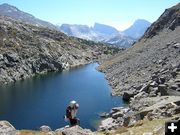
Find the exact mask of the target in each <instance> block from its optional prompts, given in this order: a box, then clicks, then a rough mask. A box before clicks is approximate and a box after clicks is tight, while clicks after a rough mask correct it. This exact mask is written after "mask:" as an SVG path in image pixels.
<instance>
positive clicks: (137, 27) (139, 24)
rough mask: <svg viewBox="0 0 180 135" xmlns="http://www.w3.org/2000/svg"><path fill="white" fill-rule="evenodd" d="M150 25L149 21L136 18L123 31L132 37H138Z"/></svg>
mask: <svg viewBox="0 0 180 135" xmlns="http://www.w3.org/2000/svg"><path fill="white" fill-rule="evenodd" d="M150 25H151V23H150V22H149V21H147V20H144V19H137V20H136V21H135V22H134V23H133V25H132V26H130V27H129V28H128V29H126V30H125V31H123V33H125V34H126V35H128V36H130V37H132V38H135V39H139V38H140V37H141V36H142V35H143V34H144V32H145V31H146V30H147V28H148V27H149V26H150Z"/></svg>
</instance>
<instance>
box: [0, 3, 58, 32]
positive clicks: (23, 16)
mask: <svg viewBox="0 0 180 135" xmlns="http://www.w3.org/2000/svg"><path fill="white" fill-rule="evenodd" d="M0 15H2V16H9V17H11V18H13V19H15V20H18V21H22V22H24V23H27V24H31V25H35V26H43V27H48V28H51V29H57V28H56V26H55V25H53V24H51V23H49V22H46V21H43V20H40V19H38V18H35V17H34V16H33V15H31V14H28V13H25V12H23V11H21V10H19V9H18V8H16V7H14V6H11V5H9V4H2V5H0Z"/></svg>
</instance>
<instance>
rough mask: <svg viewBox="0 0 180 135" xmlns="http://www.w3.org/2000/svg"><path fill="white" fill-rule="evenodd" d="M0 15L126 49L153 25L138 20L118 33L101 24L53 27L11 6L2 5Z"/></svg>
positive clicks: (112, 28)
mask: <svg viewBox="0 0 180 135" xmlns="http://www.w3.org/2000/svg"><path fill="white" fill-rule="evenodd" d="M0 15H2V16H8V17H11V18H13V19H15V20H18V21H22V22H24V23H27V24H31V25H35V26H41V27H48V28H50V29H56V30H59V31H62V32H63V33H65V34H67V35H68V36H74V37H78V38H83V39H87V40H92V41H96V42H104V43H107V44H112V45H115V46H118V47H125V48H127V47H131V45H132V44H133V43H134V42H135V41H137V40H138V39H139V38H140V37H141V36H142V35H143V34H144V32H145V31H146V29H147V28H148V27H149V26H150V24H151V23H149V22H148V21H146V20H137V21H135V23H134V24H133V25H132V26H131V27H130V28H128V29H127V30H125V31H123V32H120V31H118V30H117V29H116V28H114V27H112V26H108V25H105V24H100V23H95V24H94V26H93V27H89V26H87V25H77V24H74V25H71V24H62V25H53V24H51V23H49V22H46V21H43V20H40V19H38V18H36V17H34V16H33V15H31V14H29V13H25V12H23V11H21V10H19V9H18V8H16V7H14V6H11V5H9V4H2V5H0Z"/></svg>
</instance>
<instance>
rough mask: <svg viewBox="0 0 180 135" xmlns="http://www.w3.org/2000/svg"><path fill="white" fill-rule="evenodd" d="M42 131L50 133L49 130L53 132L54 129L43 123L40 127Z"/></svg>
mask: <svg viewBox="0 0 180 135" xmlns="http://www.w3.org/2000/svg"><path fill="white" fill-rule="evenodd" d="M39 130H40V131H42V132H45V133H48V132H51V131H52V129H51V128H50V127H49V126H46V125H43V126H41V127H40V128H39Z"/></svg>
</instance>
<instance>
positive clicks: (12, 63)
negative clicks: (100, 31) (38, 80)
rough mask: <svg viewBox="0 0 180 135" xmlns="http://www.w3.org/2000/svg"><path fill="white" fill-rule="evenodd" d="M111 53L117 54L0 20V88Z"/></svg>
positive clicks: (101, 46)
mask: <svg viewBox="0 0 180 135" xmlns="http://www.w3.org/2000/svg"><path fill="white" fill-rule="evenodd" d="M114 51H118V50H117V49H113V48H112V49H111V48H110V47H107V46H104V45H103V44H97V43H94V42H89V41H86V40H82V39H77V38H70V37H68V36H66V35H65V34H63V33H61V32H58V31H55V30H51V29H47V28H44V27H36V26H33V25H28V24H25V23H22V22H18V21H16V20H14V19H12V18H9V17H4V16H0V75H1V76H0V84H2V83H3V84H4V83H9V82H15V81H17V80H20V79H25V78H27V77H30V76H33V75H35V74H41V73H45V72H49V71H62V70H64V69H69V68H71V67H74V66H78V65H81V64H86V63H89V62H92V61H93V60H94V59H96V60H97V59H98V58H100V57H101V56H103V55H105V56H107V54H112V53H113V52H114Z"/></svg>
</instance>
